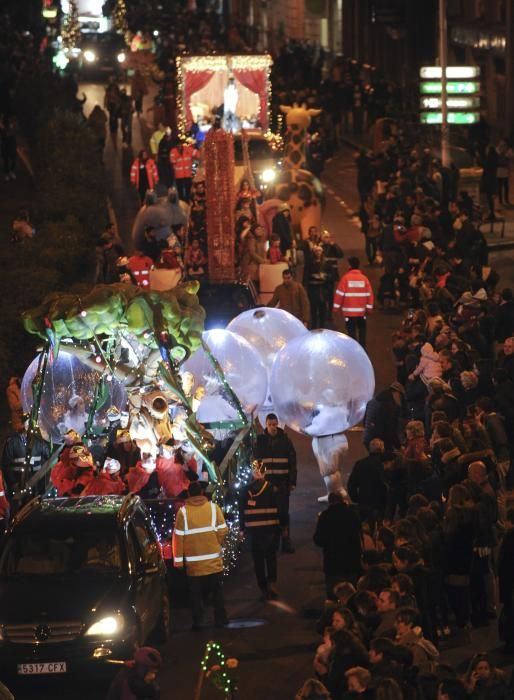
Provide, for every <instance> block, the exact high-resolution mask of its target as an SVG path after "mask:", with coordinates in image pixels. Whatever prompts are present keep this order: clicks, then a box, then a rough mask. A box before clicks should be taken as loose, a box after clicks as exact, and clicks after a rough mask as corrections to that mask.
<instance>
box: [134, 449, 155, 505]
mask: <svg viewBox="0 0 514 700" xmlns="http://www.w3.org/2000/svg"><path fill="white" fill-rule="evenodd" d="M156 466H157V464H156V459H155V457H154V456H153V455H152V454H149V453H146V452H143V454H142V459H141V460H140V461H139V462H138V463H137V464H136V466H135V467H132V469H129V471H128V474H127V483H128V488H129V493H137V494H139V495H140V496H141V498H143V499H145V498H157V497H158V495H159V494H160V492H161V485H160V484H159V477H158V475H157V472H156Z"/></svg>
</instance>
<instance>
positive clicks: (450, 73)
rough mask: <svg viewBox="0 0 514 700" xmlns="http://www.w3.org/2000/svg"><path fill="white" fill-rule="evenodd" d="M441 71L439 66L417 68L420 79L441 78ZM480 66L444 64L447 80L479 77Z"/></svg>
mask: <svg viewBox="0 0 514 700" xmlns="http://www.w3.org/2000/svg"><path fill="white" fill-rule="evenodd" d="M442 75H443V72H442V70H441V66H423V68H420V69H419V76H420V78H421V79H422V80H441V77H442ZM479 77H480V68H478V66H446V79H447V80H470V78H479Z"/></svg>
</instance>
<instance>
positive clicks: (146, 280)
mask: <svg viewBox="0 0 514 700" xmlns="http://www.w3.org/2000/svg"><path fill="white" fill-rule="evenodd" d="M152 267H153V260H152V258H149V257H148V256H147V255H133V256H132V257H131V258H129V260H128V263H127V269H129V270H130V271H131V272H132V274H133V275H134V277H135V278H136V282H137V284H138V286H139V287H144V288H145V289H150V270H151V269H152Z"/></svg>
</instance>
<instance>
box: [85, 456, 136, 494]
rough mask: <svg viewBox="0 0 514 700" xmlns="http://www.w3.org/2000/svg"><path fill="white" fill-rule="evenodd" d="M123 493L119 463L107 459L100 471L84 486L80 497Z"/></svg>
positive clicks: (124, 489) (123, 487) (115, 460)
mask: <svg viewBox="0 0 514 700" xmlns="http://www.w3.org/2000/svg"><path fill="white" fill-rule="evenodd" d="M125 491H126V487H125V484H124V483H123V481H122V480H121V478H120V463H119V462H118V460H117V459H112V457H107V459H106V460H105V462H104V465H103V468H102V470H101V471H100V472H99V473H98V474H97V475H96V476H95V477H94V478H93V479H92V480H91V481H90V482H89V484H87V485H86V486H85V488H84V490H83V491H82V493H81V496H108V495H110V494H112V495H120V494H122V493H125Z"/></svg>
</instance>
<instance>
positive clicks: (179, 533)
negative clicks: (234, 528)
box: [173, 496, 228, 576]
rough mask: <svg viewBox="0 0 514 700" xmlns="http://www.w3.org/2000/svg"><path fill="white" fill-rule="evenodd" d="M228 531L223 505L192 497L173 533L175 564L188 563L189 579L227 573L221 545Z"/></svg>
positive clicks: (183, 509)
mask: <svg viewBox="0 0 514 700" xmlns="http://www.w3.org/2000/svg"><path fill="white" fill-rule="evenodd" d="M227 532H228V528H227V524H226V522H225V518H224V517H223V513H222V512H221V510H220V508H219V506H217V505H216V504H215V503H212V502H211V501H208V500H207V498H206V497H205V496H193V497H191V498H188V499H187V501H186V504H185V505H184V506H182V508H180V510H179V511H178V513H177V517H176V520H175V528H174V530H173V563H174V565H175V566H176V567H183V566H184V564H185V567H186V573H187V575H188V576H208V575H209V574H217V573H219V572H221V571H223V556H222V552H221V545H222V544H223V541H224V539H225V537H226V536H227Z"/></svg>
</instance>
